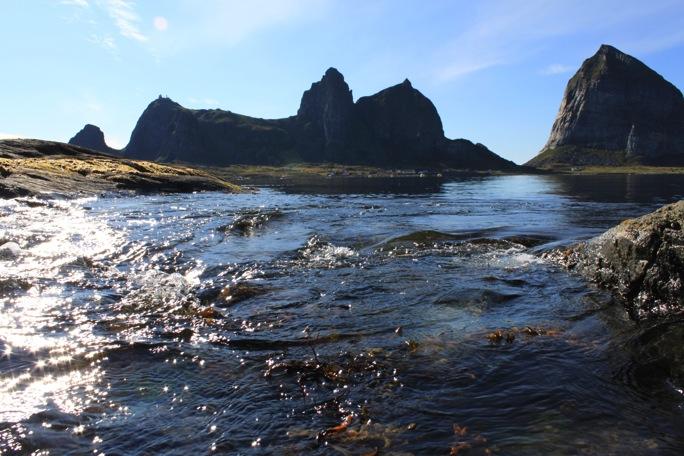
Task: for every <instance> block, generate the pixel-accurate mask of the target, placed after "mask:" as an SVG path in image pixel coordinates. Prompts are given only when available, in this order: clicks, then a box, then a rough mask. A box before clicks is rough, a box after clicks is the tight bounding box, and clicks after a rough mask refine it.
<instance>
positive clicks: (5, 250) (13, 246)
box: [0, 242, 22, 260]
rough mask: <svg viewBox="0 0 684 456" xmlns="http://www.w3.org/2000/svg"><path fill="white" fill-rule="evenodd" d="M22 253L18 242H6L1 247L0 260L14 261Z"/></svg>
mask: <svg viewBox="0 0 684 456" xmlns="http://www.w3.org/2000/svg"><path fill="white" fill-rule="evenodd" d="M21 253H22V250H21V247H20V246H19V244H17V243H16V242H5V243H4V244H2V245H0V260H13V259H15V258H18V257H19V256H20V255H21Z"/></svg>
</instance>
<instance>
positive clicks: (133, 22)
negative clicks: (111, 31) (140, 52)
mask: <svg viewBox="0 0 684 456" xmlns="http://www.w3.org/2000/svg"><path fill="white" fill-rule="evenodd" d="M106 9H107V13H108V14H109V16H110V17H111V18H112V20H113V21H114V25H115V26H116V28H117V29H119V33H120V34H121V36H123V37H126V38H130V39H132V40H135V41H139V42H141V43H142V42H145V41H147V36H146V35H144V34H143V33H142V32H141V31H140V29H139V28H138V24H139V23H140V16H138V13H137V12H136V11H135V3H134V2H132V1H129V0H107V3H106Z"/></svg>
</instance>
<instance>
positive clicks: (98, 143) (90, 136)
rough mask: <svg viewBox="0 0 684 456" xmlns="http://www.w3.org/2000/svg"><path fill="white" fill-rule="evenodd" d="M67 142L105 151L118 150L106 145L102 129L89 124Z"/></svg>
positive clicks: (114, 151)
mask: <svg viewBox="0 0 684 456" xmlns="http://www.w3.org/2000/svg"><path fill="white" fill-rule="evenodd" d="M69 144H71V145H74V146H80V147H85V148H88V149H92V150H97V151H99V152H105V153H116V152H118V151H117V150H116V149H113V148H111V147H109V146H108V145H107V143H106V142H105V139H104V133H102V130H100V128H99V127H96V126H95V125H91V124H86V126H85V127H83V128H82V129H81V131H79V132H78V133H76V135H75V136H74V137H73V138H71V139H70V140H69Z"/></svg>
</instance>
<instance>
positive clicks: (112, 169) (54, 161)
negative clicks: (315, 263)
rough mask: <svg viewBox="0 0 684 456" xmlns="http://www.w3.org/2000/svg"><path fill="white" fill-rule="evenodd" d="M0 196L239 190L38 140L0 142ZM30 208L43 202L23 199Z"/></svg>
mask: <svg viewBox="0 0 684 456" xmlns="http://www.w3.org/2000/svg"><path fill="white" fill-rule="evenodd" d="M0 166H1V167H2V168H3V169H4V170H5V172H3V173H2V177H0V197H2V198H17V197H25V196H40V195H41V194H49V193H56V194H60V195H75V194H81V195H83V194H86V195H93V194H101V193H104V192H111V191H117V190H131V191H137V192H193V191H200V190H213V191H238V190H239V187H237V186H235V185H232V184H230V183H228V182H226V181H224V180H223V179H220V178H218V177H215V176H213V175H211V174H209V173H208V172H205V171H200V170H196V169H192V168H188V167H185V166H169V165H161V164H157V163H150V162H142V161H132V160H124V159H121V158H118V157H115V156H112V155H107V154H104V153H101V152H97V151H94V150H92V149H85V148H83V147H79V146H74V145H72V144H64V143H59V142H54V141H42V140H37V139H16V140H0ZM23 201H25V202H27V203H26V204H29V205H40V204H42V203H41V202H37V201H34V200H23Z"/></svg>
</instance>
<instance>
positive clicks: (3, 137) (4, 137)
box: [0, 132, 24, 139]
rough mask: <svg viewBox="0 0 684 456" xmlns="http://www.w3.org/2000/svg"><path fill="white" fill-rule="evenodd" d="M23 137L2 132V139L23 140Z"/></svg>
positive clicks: (0, 137) (0, 135)
mask: <svg viewBox="0 0 684 456" xmlns="http://www.w3.org/2000/svg"><path fill="white" fill-rule="evenodd" d="M23 137H24V136H23V135H17V134H14V133H2V132H0V139H18V138H23Z"/></svg>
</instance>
